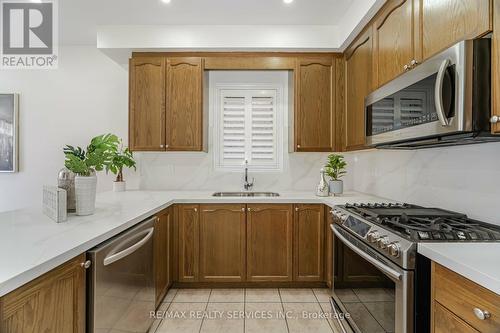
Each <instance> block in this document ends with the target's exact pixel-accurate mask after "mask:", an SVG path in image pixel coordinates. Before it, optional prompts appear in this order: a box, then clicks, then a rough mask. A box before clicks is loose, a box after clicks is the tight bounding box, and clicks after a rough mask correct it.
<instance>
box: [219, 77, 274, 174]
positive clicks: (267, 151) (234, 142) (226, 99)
mask: <svg viewBox="0 0 500 333" xmlns="http://www.w3.org/2000/svg"><path fill="white" fill-rule="evenodd" d="M281 96H282V92H281V89H280V88H279V87H271V86H269V85H249V86H245V87H241V86H237V85H233V86H231V85H224V86H218V87H217V89H216V96H215V100H216V101H215V102H216V104H215V107H214V111H215V123H214V130H215V134H216V135H215V145H214V146H215V167H216V169H219V170H221V169H222V170H225V171H228V170H230V171H233V170H234V171H241V169H242V167H243V165H244V163H245V161H248V165H249V168H250V169H252V170H253V171H255V170H262V171H273V170H276V171H277V170H281V166H282V156H281V155H282V150H283V147H282V146H283V144H282V143H283V141H282V136H283V133H282V132H283V116H282V100H281Z"/></svg>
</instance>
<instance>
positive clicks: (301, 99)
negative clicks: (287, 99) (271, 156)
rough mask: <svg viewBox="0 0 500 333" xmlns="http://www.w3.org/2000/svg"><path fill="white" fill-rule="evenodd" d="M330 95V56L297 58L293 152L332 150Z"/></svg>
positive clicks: (332, 69) (332, 80) (332, 71)
mask: <svg viewBox="0 0 500 333" xmlns="http://www.w3.org/2000/svg"><path fill="white" fill-rule="evenodd" d="M334 92H335V66H334V59H333V57H331V56H328V57H322V58H298V59H297V67H296V69H295V120H294V121H295V151H298V152H307V151H309V152H310V151H326V152H331V151H334V150H335V142H334V141H335V140H334V138H335V130H334V129H335V114H334Z"/></svg>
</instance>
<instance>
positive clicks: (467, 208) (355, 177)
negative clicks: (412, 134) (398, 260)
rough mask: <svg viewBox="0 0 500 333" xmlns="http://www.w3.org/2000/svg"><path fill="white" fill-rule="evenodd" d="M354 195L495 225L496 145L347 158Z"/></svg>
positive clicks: (499, 185)
mask: <svg viewBox="0 0 500 333" xmlns="http://www.w3.org/2000/svg"><path fill="white" fill-rule="evenodd" d="M346 158H347V161H348V163H349V174H350V176H351V177H350V182H349V185H350V187H351V188H352V189H353V190H355V191H360V192H365V193H370V194H373V195H377V196H381V197H385V198H389V199H394V200H398V201H404V202H408V203H414V204H419V205H424V206H429V207H440V208H445V209H449V210H453V211H458V212H462V213H466V214H467V215H469V216H470V217H472V218H476V219H478V220H482V221H485V222H489V223H494V224H498V225H500V212H499V210H498V209H499V206H500V143H487V144H477V145H468V146H457V147H448V148H433V149H425V150H414V151H391V150H371V151H366V152H356V153H348V154H346Z"/></svg>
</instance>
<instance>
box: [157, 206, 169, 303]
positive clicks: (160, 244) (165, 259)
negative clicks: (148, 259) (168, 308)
mask: <svg viewBox="0 0 500 333" xmlns="http://www.w3.org/2000/svg"><path fill="white" fill-rule="evenodd" d="M172 228H173V214H172V210H171V208H167V209H166V210H164V211H163V212H161V213H160V214H158V216H157V220H156V222H155V233H154V254H153V258H154V269H155V291H156V307H158V306H159V305H160V304H161V301H162V300H163V298H164V297H165V295H166V294H167V291H168V288H169V287H170V284H171V283H172V247H173V246H172V236H173V235H172Z"/></svg>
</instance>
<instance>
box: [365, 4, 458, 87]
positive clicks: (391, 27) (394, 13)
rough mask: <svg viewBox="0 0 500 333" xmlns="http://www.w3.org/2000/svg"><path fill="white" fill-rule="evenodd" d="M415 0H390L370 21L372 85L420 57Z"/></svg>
mask: <svg viewBox="0 0 500 333" xmlns="http://www.w3.org/2000/svg"><path fill="white" fill-rule="evenodd" d="M418 1H419V0H390V1H389V2H388V3H387V4H386V5H385V6H384V7H383V8H382V10H381V11H380V12H379V13H378V15H377V18H376V20H375V21H374V23H373V63H374V68H373V73H374V76H375V77H374V82H375V85H376V87H379V86H381V85H383V84H385V83H387V82H389V81H391V80H392V79H394V78H395V77H396V76H398V75H399V74H401V73H403V72H405V71H407V70H410V69H411V68H412V67H413V66H415V65H416V64H417V62H419V61H421V55H420V29H418V25H417V24H416V23H417V22H418V14H419V10H418V5H419V4H418ZM452 1H453V0H452ZM438 30H441V29H438Z"/></svg>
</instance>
